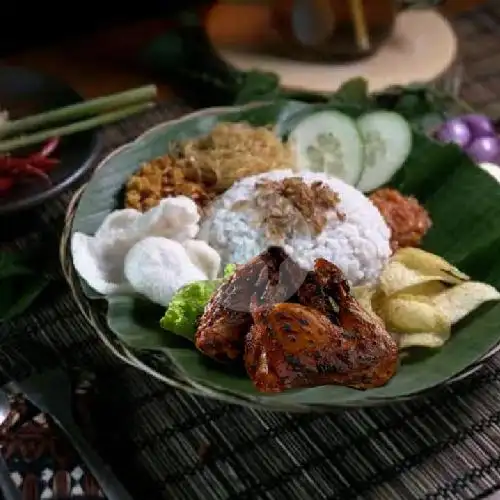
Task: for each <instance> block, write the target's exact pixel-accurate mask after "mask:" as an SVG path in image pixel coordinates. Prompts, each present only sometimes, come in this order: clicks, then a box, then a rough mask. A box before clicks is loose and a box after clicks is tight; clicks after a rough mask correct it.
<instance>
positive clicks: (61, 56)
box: [6, 0, 485, 98]
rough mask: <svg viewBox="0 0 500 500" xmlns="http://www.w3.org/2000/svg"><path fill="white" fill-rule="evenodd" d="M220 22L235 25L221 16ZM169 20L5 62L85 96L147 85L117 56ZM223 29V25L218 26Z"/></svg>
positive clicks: (453, 4) (460, 2)
mask: <svg viewBox="0 0 500 500" xmlns="http://www.w3.org/2000/svg"><path fill="white" fill-rule="evenodd" d="M484 2H485V0H448V1H447V2H446V3H445V6H444V7H443V12H444V13H445V14H446V15H448V16H453V15H456V14H458V13H460V12H463V11H464V10H467V9H471V8H473V7H476V6H478V5H480V4H482V3H484ZM220 22H221V23H231V22H234V19H233V18H232V17H226V18H224V16H221V21H220ZM168 24H169V23H168V21H167V20H165V21H163V20H160V21H158V20H155V21H145V22H141V23H137V24H132V25H128V26H124V27H121V28H115V29H112V30H108V31H107V32H105V33H98V34H95V35H93V36H89V37H87V38H84V39H79V40H74V41H72V42H70V43H65V44H63V45H61V46H55V47H50V48H45V49H41V50H32V51H29V52H26V53H23V54H19V55H17V56H15V57H12V58H10V59H8V60H7V61H6V62H7V63H12V64H18V65H23V66H28V67H31V68H33V69H38V70H40V71H44V72H46V73H49V74H52V75H54V76H57V77H59V78H61V79H63V80H65V81H67V82H68V83H70V84H71V85H72V86H73V87H74V88H75V89H76V90H77V91H79V92H80V93H82V94H83V95H84V96H85V97H88V98H90V97H95V96H99V95H104V94H109V93H112V92H118V91H120V90H124V89H127V88H131V87H136V86H139V85H143V84H146V83H150V79H149V78H148V76H147V75H145V74H143V73H141V71H139V70H138V69H137V68H134V67H131V66H130V63H128V62H127V61H125V60H124V58H123V57H119V56H120V55H123V54H127V53H129V54H130V53H134V51H135V52H137V50H138V49H139V48H140V47H141V46H144V44H145V43H147V42H148V41H149V40H151V39H152V38H154V36H155V35H158V34H161V33H162V32H164V31H165V30H166V29H168ZM221 28H223V26H221ZM155 83H157V84H158V86H159V89H160V97H161V98H166V97H168V95H170V94H171V91H170V90H169V87H168V82H155Z"/></svg>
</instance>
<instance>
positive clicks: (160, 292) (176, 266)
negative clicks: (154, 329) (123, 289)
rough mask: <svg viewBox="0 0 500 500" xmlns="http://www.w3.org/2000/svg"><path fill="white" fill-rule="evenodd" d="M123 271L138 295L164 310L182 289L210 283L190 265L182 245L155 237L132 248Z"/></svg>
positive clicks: (197, 269) (146, 239)
mask: <svg viewBox="0 0 500 500" xmlns="http://www.w3.org/2000/svg"><path fill="white" fill-rule="evenodd" d="M124 269H125V277H126V278H127V280H128V282H129V283H130V284H131V286H132V288H133V289H134V290H135V291H136V292H137V293H140V294H141V295H144V297H146V298H148V299H149V300H151V301H152V302H154V303H156V304H160V305H162V306H167V305H168V304H169V303H170V301H171V300H172V297H173V296H174V294H175V293H176V292H177V291H178V290H179V289H180V288H182V287H183V286H185V285H187V284H188V283H192V282H193V281H203V280H206V279H207V277H206V275H205V274H204V273H203V271H202V270H201V269H199V268H198V267H197V266H196V265H195V264H193V263H192V262H191V259H190V258H189V255H188V253H187V251H186V249H185V248H184V246H183V245H182V244H181V243H179V242H177V241H174V240H169V239H166V238H161V237H154V236H151V237H148V238H145V239H143V240H141V241H139V242H138V243H137V244H136V245H134V246H133V247H132V249H131V250H130V251H129V252H128V254H127V257H126V258H125V266H124Z"/></svg>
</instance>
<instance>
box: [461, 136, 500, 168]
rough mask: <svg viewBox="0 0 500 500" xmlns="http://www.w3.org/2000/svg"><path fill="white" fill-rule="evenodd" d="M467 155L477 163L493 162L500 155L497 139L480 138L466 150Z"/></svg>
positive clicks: (499, 145)
mask: <svg viewBox="0 0 500 500" xmlns="http://www.w3.org/2000/svg"><path fill="white" fill-rule="evenodd" d="M466 152H467V154H468V155H469V156H470V157H471V158H472V159H473V160H474V161H476V162H478V163H481V162H493V161H494V160H495V159H496V158H497V157H498V155H499V154H500V144H499V142H498V138H497V137H491V136H490V137H479V138H478V139H474V140H473V141H472V142H471V143H470V144H469V145H468V146H467V148H466Z"/></svg>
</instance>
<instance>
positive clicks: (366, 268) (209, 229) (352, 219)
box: [199, 170, 391, 285]
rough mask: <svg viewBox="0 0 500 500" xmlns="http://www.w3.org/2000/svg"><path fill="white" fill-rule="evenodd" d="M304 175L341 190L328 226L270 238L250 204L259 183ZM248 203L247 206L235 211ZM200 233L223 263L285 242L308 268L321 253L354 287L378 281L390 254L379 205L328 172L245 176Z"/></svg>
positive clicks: (219, 201) (247, 257) (238, 260)
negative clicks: (315, 230) (317, 229)
mask: <svg viewBox="0 0 500 500" xmlns="http://www.w3.org/2000/svg"><path fill="white" fill-rule="evenodd" d="M299 176H300V177H301V179H302V180H303V181H304V182H305V183H306V184H308V185H311V184H312V183H314V182H317V181H319V182H323V183H324V184H326V185H327V186H328V187H329V188H330V189H331V190H332V191H334V192H335V193H337V194H338V196H339V198H340V200H339V203H338V205H337V206H336V209H335V210H329V211H328V212H327V214H326V215H327V218H326V224H325V225H324V227H323V228H322V230H321V231H320V232H319V234H317V235H316V236H315V235H313V232H311V231H297V230H293V231H288V233H287V234H285V235H284V236H283V238H282V240H281V241H280V242H276V241H273V242H270V241H269V238H268V237H266V229H265V228H264V227H263V226H262V224H258V223H257V221H259V218H261V214H260V213H258V210H257V209H256V208H254V205H252V204H251V203H250V202H251V201H252V200H253V199H254V198H255V197H256V196H257V192H258V190H257V189H256V187H257V185H259V184H260V183H262V182H264V181H267V180H272V181H280V180H282V179H284V178H290V177H299ZM242 203H244V204H245V206H246V207H248V208H245V209H236V208H235V207H237V206H238V205H241V204H242ZM199 237H200V238H201V239H204V240H205V241H206V242H207V243H208V244H209V245H210V246H211V247H212V248H214V249H215V250H216V251H217V252H219V254H220V256H221V259H222V264H223V265H226V264H229V263H235V264H243V263H245V262H247V261H248V260H250V259H251V258H252V257H255V256H256V255H258V254H260V253H261V252H263V251H264V250H266V249H267V248H268V247H269V246H270V245H271V244H277V243H279V244H281V245H282V246H283V247H284V249H285V250H286V251H287V253H288V254H289V255H290V257H292V258H293V259H294V260H296V261H297V262H298V263H299V264H301V265H302V266H303V267H304V268H306V269H312V268H313V266H314V262H315V260H316V259H318V258H320V257H322V258H324V259H327V260H329V261H331V262H334V263H335V264H336V265H337V266H338V267H339V268H340V269H341V270H342V271H343V272H344V274H345V275H346V277H347V279H348V280H349V281H350V282H351V284H352V285H362V284H368V283H374V282H375V281H376V280H377V279H378V277H379V276H380V274H381V272H382V269H383V267H384V265H385V264H386V263H387V261H388V259H389V256H390V255H391V249H390V230H389V228H388V227H387V225H386V223H385V221H384V219H383V218H382V216H381V214H380V212H379V211H378V209H377V208H376V207H375V206H374V205H373V204H372V203H371V201H370V200H369V199H368V198H367V197H366V196H364V195H363V193H361V192H360V191H358V190H357V189H355V188H353V187H352V186H350V185H348V184H346V183H345V182H343V181H341V180H339V179H336V178H333V177H330V176H328V175H326V174H321V173H311V172H301V173H300V174H297V173H295V172H293V171H292V170H281V171H274V172H268V173H264V174H259V175H255V176H252V177H247V178H245V179H242V180H241V181H238V182H236V183H235V184H234V185H233V186H232V187H231V188H230V189H229V190H227V191H226V192H225V193H224V194H222V195H221V196H220V197H219V198H217V199H216V201H215V202H214V204H213V206H212V211H211V213H210V215H209V216H208V217H207V218H205V219H204V220H203V221H202V225H201V230H200V234H199Z"/></svg>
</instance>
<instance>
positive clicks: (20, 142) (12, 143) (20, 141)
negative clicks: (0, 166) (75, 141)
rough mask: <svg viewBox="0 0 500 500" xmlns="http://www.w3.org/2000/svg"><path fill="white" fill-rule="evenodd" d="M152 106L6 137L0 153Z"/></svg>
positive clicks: (82, 129)
mask: <svg viewBox="0 0 500 500" xmlns="http://www.w3.org/2000/svg"><path fill="white" fill-rule="evenodd" d="M152 106H154V104H153V103H151V102H148V103H142V104H136V105H134V106H127V107H126V108H122V109H120V110H117V111H112V112H110V113H104V114H102V115H98V116H95V117H93V118H88V119H87V120H82V121H79V122H74V123H71V124H69V125H64V126H62V127H56V128H52V129H46V130H42V131H40V132H36V133H34V134H31V135H25V136H21V137H17V138H15V139H7V140H4V141H0V153H2V154H5V153H8V152H11V151H13V150H15V149H19V148H23V147H25V146H31V145H32V144H38V143H40V142H44V141H46V140H48V139H50V138H52V137H62V136H66V135H71V134H76V133H78V132H84V131H86V130H90V129H93V128H97V127H100V126H102V125H106V124H108V123H113V122H116V121H118V120H122V119H123V118H126V117H127V116H130V115H133V114H136V113H140V112H141V111H145V110H146V109H148V108H151V107H152Z"/></svg>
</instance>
